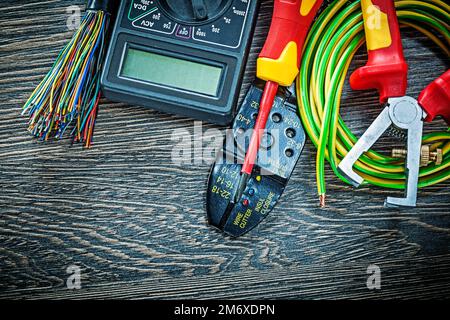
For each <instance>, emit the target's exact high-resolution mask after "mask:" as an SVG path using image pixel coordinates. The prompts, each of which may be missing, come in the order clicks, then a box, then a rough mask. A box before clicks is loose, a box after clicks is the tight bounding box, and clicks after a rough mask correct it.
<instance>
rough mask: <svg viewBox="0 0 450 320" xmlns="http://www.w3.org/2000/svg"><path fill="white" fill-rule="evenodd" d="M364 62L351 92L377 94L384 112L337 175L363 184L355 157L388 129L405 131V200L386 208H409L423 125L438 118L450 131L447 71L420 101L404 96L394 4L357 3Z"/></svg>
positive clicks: (413, 202)
mask: <svg viewBox="0 0 450 320" xmlns="http://www.w3.org/2000/svg"><path fill="white" fill-rule="evenodd" d="M361 6H362V12H363V19H364V31H365V34H366V42H367V50H368V62H367V64H366V65H365V66H363V67H361V68H359V69H357V70H356V71H355V72H354V73H353V74H352V75H351V77H350V86H351V87H352V89H354V90H365V89H377V90H378V92H379V95H380V102H381V103H383V104H385V105H386V106H385V108H384V109H383V111H382V112H381V113H380V115H379V116H378V117H377V118H376V119H375V121H374V122H373V123H372V124H371V125H370V127H369V128H368V129H367V131H366V132H365V133H364V134H363V135H362V136H361V138H360V139H359V140H358V142H357V143H356V144H355V145H354V146H353V148H352V149H351V150H350V151H349V153H348V154H347V155H346V156H345V157H344V159H343V160H342V161H341V162H340V164H339V166H338V169H339V171H340V172H341V173H342V174H343V175H344V176H345V177H346V178H347V179H348V181H349V182H350V183H352V184H353V185H354V186H356V187H357V186H359V185H360V184H361V183H362V182H363V178H362V177H361V176H360V175H359V174H357V173H356V172H355V171H353V165H354V164H355V162H356V161H358V159H359V157H360V156H361V155H362V154H363V153H364V152H366V151H368V150H369V149H370V147H371V146H372V145H373V144H374V143H375V142H376V141H377V140H378V139H379V138H380V137H381V135H382V134H383V133H384V132H385V131H386V130H387V129H388V128H389V127H391V126H394V127H395V128H397V129H400V130H406V131H407V142H406V143H407V149H406V150H407V154H406V161H405V166H406V168H405V169H406V170H405V173H406V185H405V194H406V195H405V197H404V198H397V197H388V198H387V199H386V201H385V206H387V207H402V206H406V207H413V206H415V205H416V199H417V183H418V180H419V167H420V154H421V147H422V146H421V141H422V128H423V121H427V122H430V121H432V120H433V119H434V118H435V117H437V116H442V117H443V118H444V120H445V121H446V122H447V124H449V125H450V70H447V72H445V73H444V74H443V75H441V76H440V77H439V78H437V79H436V80H434V81H433V82H432V83H431V84H429V85H428V86H427V87H426V88H425V89H424V90H423V91H422V92H421V93H420V95H419V98H418V100H416V99H414V98H412V97H409V96H406V95H405V94H406V88H407V70H408V66H407V64H406V62H405V59H404V57H403V49H402V43H401V38H400V29H399V25H398V21H397V15H396V11H395V7H394V2H393V1H392V0H361Z"/></svg>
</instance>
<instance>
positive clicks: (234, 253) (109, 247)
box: [0, 0, 450, 299]
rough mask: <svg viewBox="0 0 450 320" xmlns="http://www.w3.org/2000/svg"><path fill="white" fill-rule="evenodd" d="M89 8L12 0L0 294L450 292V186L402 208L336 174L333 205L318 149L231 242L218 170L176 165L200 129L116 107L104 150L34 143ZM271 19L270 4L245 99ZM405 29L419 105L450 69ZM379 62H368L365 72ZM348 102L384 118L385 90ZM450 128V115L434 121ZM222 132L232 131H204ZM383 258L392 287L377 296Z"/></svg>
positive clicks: (0, 32)
mask: <svg viewBox="0 0 450 320" xmlns="http://www.w3.org/2000/svg"><path fill="white" fill-rule="evenodd" d="M73 3H75V4H79V5H82V3H83V1H64V0H49V1H32V2H30V1H25V0H22V1H14V2H13V3H12V2H5V1H3V2H2V3H0V104H1V107H0V187H1V192H0V297H7V298H24V297H26V298H71V297H72V298H92V297H98V298H136V299H138V298H164V297H166V298H213V297H214V298H266V297H267V298H269V297H270V298H277V297H284V298H358V299H359V298H368V297H382V298H396V297H402V298H418V297H421V298H430V297H447V298H448V297H449V293H450V253H449V248H450V247H449V240H450V210H449V206H450V182H448V181H447V182H444V183H441V184H439V185H437V186H433V187H429V188H426V189H423V190H421V191H420V193H419V200H418V206H417V208H414V209H408V210H395V209H385V208H383V207H382V203H383V201H384V198H385V197H386V195H387V194H388V193H389V191H386V190H383V189H380V188H374V187H371V188H367V187H366V188H361V189H358V190H353V189H352V188H350V187H346V186H344V185H343V184H342V183H341V182H340V181H339V180H338V179H337V178H336V177H334V176H333V174H332V172H331V171H328V172H327V177H328V179H327V182H328V190H329V191H328V192H329V194H330V197H329V200H328V206H327V208H326V209H324V210H322V209H319V208H318V203H317V202H318V200H317V196H316V193H315V180H314V157H315V150H314V147H313V146H312V144H311V143H310V142H308V143H307V145H306V148H305V151H304V154H303V155H302V157H301V160H300V162H299V164H298V165H297V167H296V169H295V171H294V174H293V176H292V179H291V181H290V183H289V186H288V188H287V190H286V192H285V194H284V195H283V197H282V199H281V201H280V203H279V204H278V206H277V207H276V209H275V210H274V211H273V212H272V213H271V214H270V215H269V217H268V218H267V219H266V220H265V221H264V222H263V223H262V224H261V225H260V226H259V227H258V228H257V229H255V230H253V231H252V232H251V233H249V234H248V235H246V236H244V237H242V238H239V239H231V238H228V237H226V236H223V235H222V234H220V233H219V232H217V231H215V230H214V229H211V228H210V227H209V226H208V225H207V223H206V216H205V204H204V201H205V187H206V179H207V176H208V172H209V167H210V165H209V163H206V162H205V163H200V164H198V163H192V164H182V165H176V164H174V163H172V161H171V152H172V149H173V147H174V146H175V145H176V144H177V143H179V141H176V140H173V139H172V135H173V133H174V132H175V133H176V134H175V136H177V134H178V136H179V135H180V134H182V133H183V130H184V131H185V132H188V133H189V134H191V135H192V134H193V133H194V129H193V128H194V120H191V119H187V118H183V117H179V116H173V115H167V114H163V113H159V112H156V111H153V110H150V109H146V108H142V107H138V106H129V105H125V104H122V103H111V102H109V101H106V100H103V101H102V105H101V109H100V112H99V115H98V122H97V126H96V133H95V141H94V146H93V148H92V149H90V150H83V149H82V148H81V146H78V145H74V146H72V147H71V146H70V142H69V141H68V140H62V141H57V142H53V143H41V142H38V141H35V140H33V139H32V138H31V137H30V136H29V135H28V133H27V132H26V119H25V118H24V117H22V116H20V112H21V105H22V104H23V103H24V102H25V100H26V99H27V97H28V95H29V94H30V93H31V91H32V90H33V89H34V87H35V86H36V85H37V84H38V82H39V81H40V79H42V77H43V76H44V75H45V73H46V72H47V71H48V69H49V67H50V66H51V64H52V61H53V59H54V58H55V57H56V55H57V54H58V52H59V50H60V49H61V47H62V46H63V45H64V44H65V43H66V42H67V40H68V39H69V38H70V36H71V34H72V32H70V31H68V30H67V27H66V20H67V17H68V13H67V12H66V8H67V7H68V6H69V5H72V4H73ZM270 13H271V4H270V1H263V3H262V7H261V10H260V19H259V21H258V25H257V28H256V32H255V37H254V43H253V46H252V50H251V54H250V59H249V60H250V61H249V65H248V67H247V71H246V77H245V85H244V86H243V90H242V94H244V93H245V90H246V89H247V88H248V84H249V83H250V82H251V80H252V77H253V74H254V72H255V59H256V57H257V54H258V52H259V50H260V49H261V44H262V42H263V40H264V36H265V34H266V32H267V29H268V24H269V21H270V20H269V19H270ZM403 36H404V46H405V55H406V57H407V59H408V63H409V65H410V76H409V94H410V95H412V96H416V95H417V94H418V93H419V92H420V90H421V89H422V88H423V87H424V86H425V85H426V84H427V83H429V82H430V81H431V80H432V79H434V77H436V76H437V75H439V74H440V73H442V71H443V70H445V68H446V67H448V65H449V61H448V59H447V58H445V57H444V56H443V55H442V54H441V53H440V51H439V50H438V49H437V48H436V47H435V46H434V45H433V44H432V43H431V42H430V41H429V40H427V39H426V38H424V37H423V36H421V35H419V34H417V33H416V32H414V31H412V30H404V32H403ZM365 59H366V55H365V54H364V53H363V52H360V53H358V54H357V56H356V57H355V60H354V62H353V65H352V68H355V67H357V66H360V65H362V64H363V63H364V61H365ZM343 97H344V98H343V106H342V114H343V117H344V119H345V120H346V121H347V123H348V125H349V126H350V127H351V128H352V130H354V132H356V133H358V134H360V133H362V132H363V130H364V129H365V128H366V127H367V126H368V125H369V123H370V122H371V121H372V120H373V119H374V118H375V116H376V115H377V114H378V112H379V108H377V107H376V105H377V96H376V93H375V92H358V93H355V92H352V91H351V90H350V89H349V88H348V87H346V88H345V92H344V95H343ZM437 128H444V124H443V122H439V121H436V122H435V123H433V124H427V125H426V130H427V131H429V130H436V129H437ZM209 129H218V130H224V128H223V127H218V126H215V125H211V124H207V123H203V132H204V133H206V132H207V131H208V130H209ZM391 140H392V139H390V138H384V139H383V140H382V142H381V143H380V144H379V146H380V148H381V149H383V148H385V147H386V146H388V145H391V144H392V142H391ZM207 148H208V145H207V143H206V142H205V143H204V144H203V146H202V150H203V151H206V150H207ZM374 263H376V264H378V265H379V266H380V267H381V270H382V289H381V290H379V291H369V290H368V289H367V288H366V279H367V274H366V268H367V266H368V265H369V264H374ZM70 265H77V266H80V267H81V268H82V289H81V290H76V291H72V290H68V289H66V285H65V281H66V279H67V276H68V274H67V273H66V268H67V267H68V266H70Z"/></svg>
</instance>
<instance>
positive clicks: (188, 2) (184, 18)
mask: <svg viewBox="0 0 450 320" xmlns="http://www.w3.org/2000/svg"><path fill="white" fill-rule="evenodd" d="M232 2H233V1H232V0H161V1H160V3H161V8H162V9H163V10H164V11H166V13H167V15H168V16H170V17H171V18H172V19H174V20H175V21H178V22H180V23H182V24H191V25H198V24H203V23H206V22H208V21H212V20H214V19H215V18H217V17H218V16H220V15H221V14H222V13H223V12H224V11H225V10H226V9H227V8H228V7H229V6H230V5H231V3H232Z"/></svg>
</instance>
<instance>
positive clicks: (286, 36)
mask: <svg viewBox="0 0 450 320" xmlns="http://www.w3.org/2000/svg"><path fill="white" fill-rule="evenodd" d="M322 1H323V0H275V1H274V9H273V15H272V22H271V24H270V29H269V34H268V36H267V39H266V42H265V44H264V47H263V49H262V50H261V53H260V54H259V57H258V60H257V66H256V76H257V77H258V78H259V79H262V80H265V81H266V84H265V86H264V91H263V94H262V98H261V101H260V105H259V112H258V117H257V118H256V123H255V127H254V129H253V133H252V136H251V139H250V144H249V148H248V150H247V153H246V155H245V159H244V163H243V166H242V170H241V177H240V180H239V185H238V188H237V191H236V193H235V197H234V202H237V201H239V199H240V197H241V196H242V193H243V191H244V189H245V186H246V185H247V182H248V180H249V178H250V176H251V174H252V171H253V166H254V164H255V162H256V158H257V155H258V150H259V146H260V143H261V139H262V136H263V133H264V129H265V127H266V123H267V119H268V117H269V114H270V110H271V108H272V105H273V102H274V99H275V96H276V93H277V90H278V86H286V87H288V86H290V85H291V84H292V83H293V82H294V80H295V77H296V76H297V74H298V72H299V67H300V60H301V56H302V51H303V44H304V42H305V39H306V35H307V33H308V30H309V27H310V25H311V23H312V21H313V19H314V17H315V15H316V13H317V10H319V7H320V5H321V4H322Z"/></svg>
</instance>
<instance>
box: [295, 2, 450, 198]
mask: <svg viewBox="0 0 450 320" xmlns="http://www.w3.org/2000/svg"><path fill="white" fill-rule="evenodd" d="M395 6H396V10H397V16H398V19H399V22H400V24H401V25H402V26H408V27H412V28H415V29H416V30H418V31H420V32H421V33H423V34H424V35H426V36H427V37H429V38H430V39H431V40H432V41H433V42H435V43H436V44H437V45H438V46H439V47H440V48H441V49H442V50H443V51H444V52H445V54H446V55H447V56H450V27H449V25H450V6H449V5H447V4H446V3H444V2H443V1H440V0H427V1H416V0H400V1H396V2H395ZM363 44H364V27H363V17H362V12H361V6H360V1H359V0H358V1H348V0H335V1H333V2H332V3H330V5H329V6H328V7H327V8H326V9H325V10H324V11H323V12H322V13H321V14H320V15H319V17H318V18H317V20H316V22H315V23H314V25H313V26H312V27H311V31H310V33H309V36H308V39H307V41H306V43H305V49H304V52H303V59H302V64H301V68H300V74H299V76H298V79H297V81H296V91H297V99H298V105H299V111H300V117H301V120H302V123H303V125H304V127H305V130H306V132H307V134H308V136H309V137H310V139H311V140H312V142H313V144H314V145H315V146H316V147H317V156H316V179H317V189H318V193H319V196H320V197H321V200H322V199H324V196H325V191H326V190H325V177H324V171H325V160H327V161H328V162H329V164H330V166H331V168H332V169H333V171H334V173H335V174H336V175H337V176H338V177H339V178H340V179H341V180H343V181H344V182H346V183H348V181H346V179H345V177H343V176H342V175H341V174H340V173H339V171H338V170H337V166H338V164H339V162H340V160H342V158H343V157H344V156H345V155H346V154H347V153H348V151H349V150H350V149H351V148H352V147H353V145H354V144H355V143H356V141H357V140H358V138H357V137H356V136H355V135H354V134H353V133H352V132H351V131H350V129H349V128H348V127H347V125H346V124H345V122H344V121H343V119H342V118H341V117H340V115H339V108H340V102H341V94H342V89H343V86H344V83H345V79H346V75H347V72H348V69H349V66H350V63H351V61H352V58H353V56H354V54H355V53H356V51H357V50H358V49H359V48H360V47H361V46H362V45H363ZM443 71H445V70H443ZM422 143H423V144H431V149H432V150H435V149H437V148H441V149H442V154H443V159H442V163H441V164H435V163H429V164H428V165H427V166H424V167H421V168H420V178H419V187H426V186H430V185H433V184H436V183H439V182H442V181H444V180H447V179H449V178H450V129H449V130H447V131H443V132H434V133H430V134H426V135H424V136H423V140H422ZM354 169H355V171H356V172H357V173H358V174H360V175H361V176H362V177H363V178H364V181H365V182H364V183H365V184H367V183H368V184H372V185H376V186H380V187H385V188H392V189H404V187H405V166H404V160H403V159H398V158H393V157H390V156H385V155H382V154H381V153H379V152H376V151H373V150H369V151H368V152H366V153H365V154H363V155H362V156H361V157H360V159H359V160H358V161H357V162H356V163H355V166H354ZM321 203H322V201H321ZM322 204H323V203H322Z"/></svg>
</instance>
